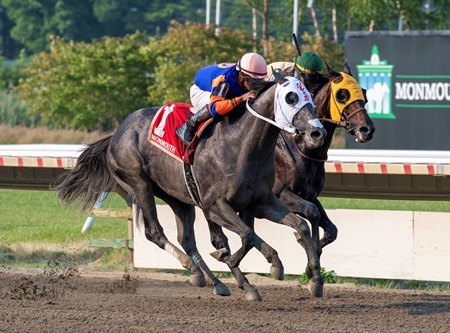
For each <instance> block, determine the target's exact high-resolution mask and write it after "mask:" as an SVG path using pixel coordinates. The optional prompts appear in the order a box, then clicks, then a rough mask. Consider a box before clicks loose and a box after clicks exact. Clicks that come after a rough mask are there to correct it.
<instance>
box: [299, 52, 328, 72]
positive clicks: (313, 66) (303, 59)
mask: <svg viewBox="0 0 450 333" xmlns="http://www.w3.org/2000/svg"><path fill="white" fill-rule="evenodd" d="M295 67H297V68H298V70H299V71H301V72H303V73H306V74H312V73H313V72H319V73H321V72H322V71H323V70H324V67H325V63H324V62H323V60H322V58H320V57H319V56H318V55H317V54H315V53H314V52H304V53H302V54H301V55H299V56H298V57H297V58H295Z"/></svg>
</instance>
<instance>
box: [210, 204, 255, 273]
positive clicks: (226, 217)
mask: <svg viewBox="0 0 450 333" xmlns="http://www.w3.org/2000/svg"><path fill="white" fill-rule="evenodd" d="M204 213H205V217H206V219H207V220H209V221H211V222H213V223H216V224H218V225H219V226H221V227H224V228H226V229H228V230H230V231H232V232H234V233H236V234H238V235H239V237H240V238H241V242H242V247H241V248H240V249H239V250H237V251H236V252H235V253H234V254H233V255H231V256H229V255H226V256H225V257H224V258H223V259H224V260H223V261H224V262H226V263H227V264H229V265H230V266H231V267H233V268H234V267H237V266H239V263H240V262H241V260H242V258H244V256H245V255H246V254H247V252H248V251H250V250H251V249H252V248H253V247H254V246H255V244H256V243H258V242H261V239H260V238H259V237H258V236H257V235H256V234H255V232H254V230H253V229H252V228H250V227H248V226H247V225H246V224H245V223H244V222H243V221H242V219H241V218H240V217H239V216H238V215H237V214H236V212H235V211H234V210H233V208H231V206H230V205H229V204H228V203H226V202H224V201H218V202H216V203H215V205H213V206H212V207H209V208H208V209H207V210H204ZM258 246H259V245H258Z"/></svg>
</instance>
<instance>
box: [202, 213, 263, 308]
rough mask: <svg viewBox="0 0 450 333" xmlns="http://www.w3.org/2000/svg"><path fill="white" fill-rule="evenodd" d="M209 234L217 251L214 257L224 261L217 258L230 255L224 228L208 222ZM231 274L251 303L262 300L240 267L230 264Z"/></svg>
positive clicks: (220, 258) (220, 259)
mask: <svg viewBox="0 0 450 333" xmlns="http://www.w3.org/2000/svg"><path fill="white" fill-rule="evenodd" d="M208 227H209V233H210V236H211V244H212V245H213V246H214V247H215V248H216V249H217V251H216V252H213V253H212V255H213V257H214V258H215V259H217V260H219V261H223V260H222V257H221V256H216V255H217V254H221V253H223V254H228V255H229V254H230V247H229V245H228V238H227V236H226V235H225V234H224V232H223V230H222V227H220V226H219V225H217V224H215V223H214V222H211V221H209V220H208ZM228 267H229V268H230V271H231V273H233V275H234V277H235V279H236V281H237V283H238V286H239V288H240V289H243V290H245V291H246V292H247V293H246V298H247V300H249V301H259V300H261V295H260V294H259V292H258V290H257V289H256V288H255V287H254V286H252V285H251V284H250V282H248V280H247V278H246V277H245V275H244V274H243V273H242V271H241V270H240V268H239V267H231V266H230V265H229V264H228Z"/></svg>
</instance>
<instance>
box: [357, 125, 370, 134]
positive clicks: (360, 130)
mask: <svg viewBox="0 0 450 333" xmlns="http://www.w3.org/2000/svg"><path fill="white" fill-rule="evenodd" d="M358 132H360V133H362V134H367V133H369V132H370V130H369V128H368V127H365V126H363V127H360V128H359V130H358Z"/></svg>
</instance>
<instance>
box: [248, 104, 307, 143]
mask: <svg viewBox="0 0 450 333" xmlns="http://www.w3.org/2000/svg"><path fill="white" fill-rule="evenodd" d="M245 106H246V107H247V110H248V111H249V112H250V113H251V114H252V115H253V116H255V117H256V118H259V119H261V120H264V121H265V122H266V123H269V124H271V125H273V126H275V127H278V128H280V129H282V130H284V131H286V132H288V133H291V134H294V135H301V134H304V132H303V131H301V130H300V129H298V128H296V127H292V126H291V127H288V126H283V125H280V124H278V123H277V122H276V121H274V120H272V119H269V118H267V117H264V116H263V115H261V114H259V113H258V112H257V111H256V110H254V109H253V108H252V107H251V106H250V103H249V101H247V102H246V103H245Z"/></svg>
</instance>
